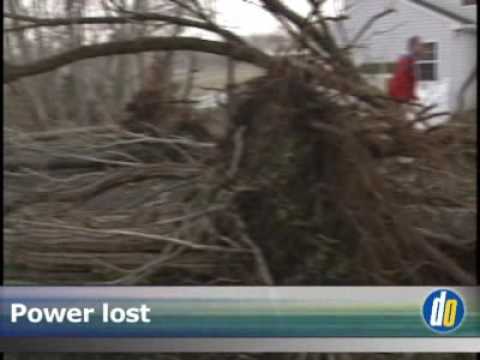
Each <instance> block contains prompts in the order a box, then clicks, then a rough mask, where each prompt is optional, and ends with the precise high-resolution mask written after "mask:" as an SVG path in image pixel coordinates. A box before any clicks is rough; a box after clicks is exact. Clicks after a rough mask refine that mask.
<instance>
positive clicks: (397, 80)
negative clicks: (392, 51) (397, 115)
mask: <svg viewBox="0 0 480 360" xmlns="http://www.w3.org/2000/svg"><path fill="white" fill-rule="evenodd" d="M415 83H416V78H415V59H414V57H413V56H411V55H405V56H402V57H401V58H400V60H399V61H398V63H397V66H396V68H395V73H394V75H393V77H392V79H391V80H390V83H389V89H388V94H389V95H390V96H391V97H392V98H394V99H396V100H399V101H404V102H409V101H412V100H417V99H418V98H417V96H416V95H415Z"/></svg>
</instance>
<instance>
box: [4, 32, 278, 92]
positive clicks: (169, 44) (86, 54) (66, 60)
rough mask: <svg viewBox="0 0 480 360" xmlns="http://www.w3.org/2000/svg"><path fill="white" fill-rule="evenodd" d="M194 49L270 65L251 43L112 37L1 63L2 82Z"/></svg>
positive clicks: (188, 38) (192, 38) (6, 82)
mask: <svg viewBox="0 0 480 360" xmlns="http://www.w3.org/2000/svg"><path fill="white" fill-rule="evenodd" d="M175 50H179V51H181V50H184V51H198V52H204V53H210V54H215V55H222V56H231V57H232V58H234V59H235V60H238V61H244V62H248V63H251V64H254V65H257V66H259V67H262V68H268V67H270V65H271V63H272V61H273V59H272V58H271V57H270V56H268V55H266V54H265V53H263V52H261V51H260V50H257V49H255V48H253V47H250V46H246V45H241V44H235V45H234V44H230V43H225V42H219V41H211V40H203V39H199V38H195V37H177V38H175V37H142V38H137V39H134V40H124V41H114V42H108V43H102V44H94V45H86V46H80V47H78V48H75V49H72V50H68V51H65V52H62V53H60V54H57V55H54V56H50V57H47V58H45V59H42V60H39V61H36V62H33V63H29V64H25V65H12V64H5V63H4V78H3V83H4V84H8V83H11V82H13V81H15V80H18V79H21V78H23V77H26V76H32V75H37V74H41V73H46V72H49V71H52V70H55V69H57V68H60V67H62V66H65V65H68V64H71V63H73V62H76V61H80V60H85V59H91V58H97V57H103V56H110V55H122V54H135V53H141V52H149V51H175Z"/></svg>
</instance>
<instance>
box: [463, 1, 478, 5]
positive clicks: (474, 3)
mask: <svg viewBox="0 0 480 360" xmlns="http://www.w3.org/2000/svg"><path fill="white" fill-rule="evenodd" d="M462 5H463V6H468V5H477V0H462Z"/></svg>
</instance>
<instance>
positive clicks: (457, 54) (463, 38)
mask: <svg viewBox="0 0 480 360" xmlns="http://www.w3.org/2000/svg"><path fill="white" fill-rule="evenodd" d="M451 36H452V43H453V47H452V64H451V73H452V75H454V76H452V80H453V81H452V84H451V87H452V97H451V99H450V106H451V108H452V109H455V108H456V107H457V100H458V99H457V96H456V95H457V94H458V93H459V91H460V89H461V87H462V85H463V83H464V82H465V80H466V79H467V77H468V76H469V75H470V73H471V72H472V70H473V69H474V67H475V66H477V39H476V35H474V34H471V33H466V32H455V31H452V34H451ZM455 74H458V76H457V75H455ZM464 101H465V103H464V105H465V108H466V109H472V108H474V107H476V104H477V80H476V79H475V81H474V82H473V83H472V84H471V85H470V87H469V88H468V90H467V92H466V93H465V97H464Z"/></svg>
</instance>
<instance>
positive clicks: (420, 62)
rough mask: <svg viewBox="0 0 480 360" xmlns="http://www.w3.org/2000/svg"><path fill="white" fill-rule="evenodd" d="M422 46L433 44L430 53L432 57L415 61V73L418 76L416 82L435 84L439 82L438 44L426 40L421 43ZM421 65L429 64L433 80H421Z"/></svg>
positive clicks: (434, 41)
mask: <svg viewBox="0 0 480 360" xmlns="http://www.w3.org/2000/svg"><path fill="white" fill-rule="evenodd" d="M423 43H424V44H433V48H432V52H433V56H432V59H428V60H425V59H417V61H416V64H415V65H416V72H417V74H418V81H421V82H435V81H438V80H439V75H438V70H439V68H440V56H439V42H438V41H436V40H427V41H424V42H423ZM423 64H427V65H428V64H431V65H432V67H433V79H423V78H422V73H421V65H423Z"/></svg>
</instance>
